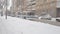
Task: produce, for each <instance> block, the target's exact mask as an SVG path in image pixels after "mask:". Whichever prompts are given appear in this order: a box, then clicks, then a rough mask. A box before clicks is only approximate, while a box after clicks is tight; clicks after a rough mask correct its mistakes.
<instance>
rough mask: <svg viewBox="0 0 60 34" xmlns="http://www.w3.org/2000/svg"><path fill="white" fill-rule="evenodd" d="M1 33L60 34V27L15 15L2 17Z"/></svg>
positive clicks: (0, 23) (0, 18)
mask: <svg viewBox="0 0 60 34" xmlns="http://www.w3.org/2000/svg"><path fill="white" fill-rule="evenodd" d="M0 34H60V27H58V26H54V25H50V24H45V23H41V22H34V21H29V20H25V19H19V18H15V17H9V16H8V18H7V20H6V19H5V18H4V17H0Z"/></svg>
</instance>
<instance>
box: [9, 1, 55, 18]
mask: <svg viewBox="0 0 60 34" xmlns="http://www.w3.org/2000/svg"><path fill="white" fill-rule="evenodd" d="M11 3H12V5H11V7H10V11H11V13H12V14H15V15H16V14H17V13H18V12H22V13H24V14H27V13H29V12H30V13H35V14H36V15H38V16H40V15H41V14H42V13H43V12H46V13H48V14H50V15H51V16H52V17H56V0H12V1H11Z"/></svg>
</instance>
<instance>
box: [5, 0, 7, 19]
mask: <svg viewBox="0 0 60 34" xmlns="http://www.w3.org/2000/svg"><path fill="white" fill-rule="evenodd" d="M5 16H6V17H5V18H6V19H7V0H6V12H5Z"/></svg>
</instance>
